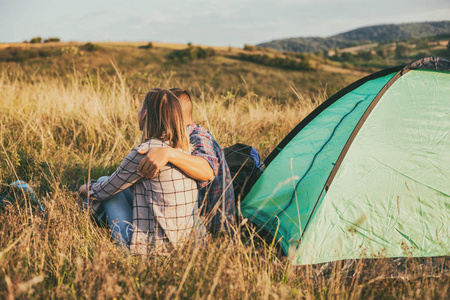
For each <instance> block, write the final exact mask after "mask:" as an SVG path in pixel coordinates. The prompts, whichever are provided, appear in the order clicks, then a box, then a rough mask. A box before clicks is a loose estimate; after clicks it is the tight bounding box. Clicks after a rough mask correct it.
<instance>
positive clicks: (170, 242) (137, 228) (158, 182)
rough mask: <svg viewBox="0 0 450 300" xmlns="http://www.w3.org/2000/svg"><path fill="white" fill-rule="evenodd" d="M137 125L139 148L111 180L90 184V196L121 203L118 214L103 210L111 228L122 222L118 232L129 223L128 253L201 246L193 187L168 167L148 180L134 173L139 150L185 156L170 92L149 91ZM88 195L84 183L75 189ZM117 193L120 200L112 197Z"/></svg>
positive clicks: (176, 104)
mask: <svg viewBox="0 0 450 300" xmlns="http://www.w3.org/2000/svg"><path fill="white" fill-rule="evenodd" d="M138 122H139V128H140V130H141V131H142V140H141V144H140V145H139V146H138V147H136V148H134V149H133V150H132V151H131V152H130V153H129V154H128V155H127V157H126V158H125V159H124V160H123V162H122V164H121V165H120V167H119V168H117V170H116V171H115V172H114V173H113V174H112V175H111V176H109V177H108V178H107V179H105V180H103V181H97V182H94V183H90V184H89V197H90V198H93V199H94V200H97V201H105V200H106V201H105V202H104V204H108V203H109V202H110V200H108V199H113V198H114V199H117V198H120V199H119V202H120V205H119V207H120V208H119V209H115V212H117V214H115V213H111V211H109V212H108V208H107V206H108V205H105V212H106V214H107V217H108V218H109V219H110V221H109V222H110V226H111V225H113V224H111V220H112V221H116V222H119V223H121V222H122V223H121V224H122V225H119V227H123V224H124V223H127V222H129V223H131V224H132V229H131V240H130V237H129V235H128V234H126V232H127V231H128V230H125V232H124V230H123V228H121V230H122V234H121V237H122V238H123V242H124V243H125V244H129V245H130V250H131V252H132V253H135V254H142V255H147V254H148V253H149V252H153V251H156V252H159V253H166V252H168V251H169V249H170V248H172V247H178V246H181V245H183V244H184V243H185V242H187V241H188V240H195V241H196V242H202V241H203V239H204V238H205V236H206V230H205V228H204V226H203V223H202V222H201V220H200V218H199V217H198V202H197V194H198V190H197V184H196V182H195V181H194V180H193V179H191V178H189V177H187V176H186V175H185V174H184V173H182V172H181V171H180V170H179V169H177V168H175V167H174V166H172V165H170V164H168V165H166V166H165V167H164V168H162V169H161V170H160V172H159V173H158V175H157V176H156V177H154V178H152V179H146V178H142V177H141V176H140V175H139V174H138V172H137V167H138V165H139V163H140V161H141V159H142V158H143V157H144V155H142V154H139V153H138V152H137V151H138V150H142V149H148V148H153V147H172V148H175V149H178V150H179V151H184V152H189V141H188V135H187V132H186V127H185V126H184V122H183V116H182V112H181V106H180V103H179V102H178V100H177V98H176V97H175V96H174V95H173V94H172V93H171V92H170V91H168V90H164V89H163V90H160V89H153V90H151V91H150V92H149V93H148V94H147V95H146V96H145V99H144V101H143V102H142V105H141V107H140V109H139V111H138ZM127 188H130V191H131V194H132V205H127V202H128V201H127V200H130V198H131V196H127V195H126V189H127ZM87 190H88V184H86V185H84V186H82V187H81V188H80V193H82V194H87ZM117 193H120V194H119V196H114V195H116V194H117ZM112 196H114V197H112ZM111 197H112V198H111ZM114 201H115V200H114ZM114 201H112V202H114ZM131 212H132V214H131ZM117 215H119V217H117ZM131 215H132V220H131V219H130V218H131V217H130V216H131ZM116 219H117V220H116ZM112 229H113V228H112ZM113 233H114V230H113Z"/></svg>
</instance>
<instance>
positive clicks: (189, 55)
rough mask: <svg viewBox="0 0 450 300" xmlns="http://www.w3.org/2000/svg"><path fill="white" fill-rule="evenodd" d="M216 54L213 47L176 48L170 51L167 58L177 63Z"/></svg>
mask: <svg viewBox="0 0 450 300" xmlns="http://www.w3.org/2000/svg"><path fill="white" fill-rule="evenodd" d="M214 55H216V52H215V51H214V49H212V48H206V49H204V48H202V47H189V48H186V49H183V50H175V51H172V52H170V53H169V54H168V55H167V56H166V58H167V59H169V60H171V61H173V62H175V63H185V62H188V61H192V60H195V59H203V58H207V57H211V56H214Z"/></svg>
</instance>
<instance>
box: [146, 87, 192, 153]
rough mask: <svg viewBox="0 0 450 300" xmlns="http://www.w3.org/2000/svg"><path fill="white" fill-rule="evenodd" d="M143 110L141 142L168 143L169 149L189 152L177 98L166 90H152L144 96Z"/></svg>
mask: <svg viewBox="0 0 450 300" xmlns="http://www.w3.org/2000/svg"><path fill="white" fill-rule="evenodd" d="M143 109H144V110H145V111H146V112H147V114H146V116H145V120H144V128H143V130H142V142H146V141H148V140H150V139H159V140H162V141H168V142H169V145H170V147H172V148H181V149H182V150H184V151H186V152H189V139H188V135H187V130H186V126H185V125H184V120H183V113H182V111H181V105H180V103H179V102H178V99H177V97H176V96H175V95H174V94H173V93H172V92H170V91H169V90H166V89H152V90H150V92H148V93H147V95H145V99H144V103H143Z"/></svg>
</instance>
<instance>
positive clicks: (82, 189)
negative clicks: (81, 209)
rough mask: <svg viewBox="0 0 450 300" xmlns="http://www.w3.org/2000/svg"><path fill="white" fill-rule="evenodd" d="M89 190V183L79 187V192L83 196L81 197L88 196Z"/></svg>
mask: <svg viewBox="0 0 450 300" xmlns="http://www.w3.org/2000/svg"><path fill="white" fill-rule="evenodd" d="M87 190H88V184H87V183H86V184H83V185H82V186H80V188H79V189H78V194H79V195H80V196H81V198H85V197H86V196H87Z"/></svg>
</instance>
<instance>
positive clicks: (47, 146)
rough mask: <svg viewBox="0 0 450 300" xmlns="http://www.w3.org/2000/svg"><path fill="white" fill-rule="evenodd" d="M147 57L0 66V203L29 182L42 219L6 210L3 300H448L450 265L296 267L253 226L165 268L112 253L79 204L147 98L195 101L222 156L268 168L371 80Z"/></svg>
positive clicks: (116, 48)
mask: <svg viewBox="0 0 450 300" xmlns="http://www.w3.org/2000/svg"><path fill="white" fill-rule="evenodd" d="M138 46H139V45H130V44H126V45H122V44H118V45H111V44H103V45H102V44H100V47H99V48H98V49H96V50H95V51H89V50H86V49H84V48H83V45H76V44H75V45H74V44H71V45H61V46H55V45H49V46H46V47H40V48H38V50H33V49H31V50H30V51H37V52H36V53H38V54H37V55H36V56H34V55H33V54H31V55H30V54H27V55H28V56H27V55H23V53H25V52H23V51H28V50H26V49H25V50H23V49H22V50H17V49H14V48H12V49H8V51H10V52H11V53H12V52H13V51H14V50H17V51H19V52H20V51H22V59H19V60H8V59H4V60H3V62H0V68H1V70H0V111H1V114H0V145H1V146H0V147H1V148H0V189H1V190H0V194H1V193H2V192H4V191H6V190H7V189H8V187H7V185H8V184H9V183H11V182H12V181H14V180H17V179H22V180H25V181H27V182H28V183H29V184H30V185H31V186H32V188H33V189H34V190H35V192H36V193H37V195H38V197H39V199H40V201H41V203H42V205H43V206H44V208H45V210H46V213H45V215H43V214H41V213H40V212H39V211H38V210H37V208H36V206H35V205H33V204H32V203H31V202H30V199H29V198H28V197H26V195H23V194H17V195H16V200H17V201H16V202H14V203H13V204H12V205H9V206H6V207H3V208H1V209H0V220H1V221H0V298H2V299H14V298H64V299H71V298H117V299H120V298H131V299H134V298H136V299H141V298H156V299H179V298H200V299H216V298H220V299H286V298H299V299H304V298H307V299H314V298H321V299H322V298H333V299H334V298H339V299H347V298H352V299H353V298H364V299H366V298H369V299H371V298H387V299H403V298H427V299H434V298H441V299H444V298H448V296H449V284H450V280H449V259H448V258H447V257H440V258H407V259H387V258H386V259H370V257H368V259H363V260H358V261H339V262H334V263H327V264H321V265H314V266H292V265H291V264H290V262H289V260H288V259H287V258H286V257H285V256H284V255H282V254H281V253H280V252H279V250H278V248H277V246H276V243H275V241H273V240H271V239H270V238H269V239H267V238H263V237H261V236H260V235H259V232H258V231H257V228H254V227H253V226H252V225H251V224H249V223H248V222H245V220H243V221H242V222H240V225H239V227H237V228H235V231H236V235H235V237H233V238H231V237H229V236H227V235H219V236H215V237H210V238H209V243H208V246H207V247H205V248H194V247H190V246H189V245H187V246H186V247H185V248H184V249H180V250H179V251H177V252H175V253H173V254H172V255H170V256H167V257H156V256H154V257H147V258H145V257H136V256H130V255H128V254H127V253H126V252H124V251H122V250H121V249H120V248H118V247H117V246H116V245H114V243H113V242H112V241H111V238H110V234H109V232H108V229H107V228H103V227H98V226H96V225H95V224H94V223H93V222H92V221H91V220H90V217H89V215H88V214H87V213H86V212H85V211H83V210H81V209H80V208H79V207H78V206H77V205H76V204H75V201H74V198H73V191H74V190H75V188H76V187H77V186H79V185H80V184H82V183H84V182H86V181H88V179H89V178H97V177H99V176H101V175H107V174H110V173H111V172H113V171H114V170H115V168H116V167H117V166H118V164H120V162H121V160H122V158H123V157H124V156H125V155H126V154H127V153H128V152H129V150H130V149H132V148H133V147H134V146H136V145H137V144H138V143H139V138H140V134H139V129H138V125H137V110H138V108H139V105H140V103H141V101H142V99H143V96H144V95H145V93H146V91H148V90H149V89H150V88H153V87H164V88H170V87H175V86H178V87H183V88H186V89H188V90H190V91H191V92H192V94H193V96H194V120H196V122H197V123H199V124H201V125H203V126H205V127H206V128H208V129H209V130H210V131H211V132H212V134H213V135H214V136H215V137H216V139H217V140H218V141H219V143H220V144H221V145H222V147H227V146H230V145H232V144H234V143H237V142H241V143H245V144H249V145H252V146H254V147H255V148H256V149H257V150H258V151H259V152H260V154H261V157H262V159H264V158H265V157H266V156H267V155H268V154H269V153H270V152H271V151H272V149H273V148H274V147H275V146H276V145H277V144H278V143H279V142H280V141H281V140H282V139H283V138H284V136H285V135H286V134H287V133H288V132H289V131H290V130H291V129H292V128H293V127H294V126H295V125H296V124H297V123H299V122H300V121H301V119H302V118H304V117H305V116H306V115H307V114H308V113H309V112H311V111H312V110H313V109H314V108H315V107H317V106H318V105H319V104H320V103H322V102H323V101H324V100H326V98H327V97H328V96H331V94H333V93H334V92H336V91H338V90H339V89H340V88H342V87H344V86H346V85H347V84H349V83H351V82H352V81H354V80H356V79H358V78H360V77H362V76H363V75H365V74H364V73H363V72H360V71H351V70H350V71H349V70H348V69H341V68H339V66H337V65H333V64H332V63H326V62H322V61H321V60H320V59H319V58H314V57H312V58H311V60H312V61H314V64H315V70H313V71H295V70H284V69H280V68H273V67H269V66H261V65H255V64H252V63H251V62H246V61H240V60H234V59H232V58H230V55H228V54H227V52H230V51H231V52H233V51H237V50H234V49H216V50H215V51H216V55H214V56H212V57H207V58H204V59H193V60H189V61H187V62H186V61H185V62H173V61H170V59H168V58H167V55H168V53H170V52H171V51H174V49H170V47H163V46H161V47H154V48H152V49H145V50H144V49H140V48H138ZM39 50H40V51H42V53H41V54H39V52H38V51H39ZM5 51H6V50H5ZM221 51H222V52H221ZM44 52H45V53H44ZM5 53H6V52H2V53H0V54H2V55H4V56H3V57H5V55H10V54H9V52H8V53H6V54H5ZM19 54H20V53H19Z"/></svg>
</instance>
